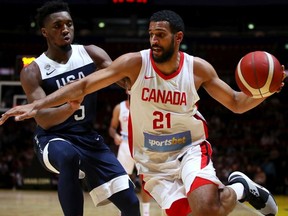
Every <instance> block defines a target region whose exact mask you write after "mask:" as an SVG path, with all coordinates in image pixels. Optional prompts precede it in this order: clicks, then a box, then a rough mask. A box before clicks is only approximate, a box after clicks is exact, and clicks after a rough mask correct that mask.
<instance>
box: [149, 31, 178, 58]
mask: <svg viewBox="0 0 288 216" xmlns="http://www.w3.org/2000/svg"><path fill="white" fill-rule="evenodd" d="M161 49H162V50H163V54H162V55H161V56H159V57H155V56H154V55H152V58H153V60H154V61H155V62H156V63H164V62H167V61H168V60H170V59H171V58H172V56H173V53H174V51H175V47H174V37H173V38H172V41H171V44H170V46H169V47H168V49H164V48H163V47H162V48H161Z"/></svg>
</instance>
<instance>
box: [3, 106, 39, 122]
mask: <svg viewBox="0 0 288 216" xmlns="http://www.w3.org/2000/svg"><path fill="white" fill-rule="evenodd" d="M37 111H38V110H36V109H34V104H33V103H31V104H25V105H21V106H15V107H13V108H11V109H9V110H8V111H6V112H5V113H3V114H2V116H1V118H0V125H2V124H4V122H5V121H6V120H7V119H8V118H9V117H12V116H15V121H23V120H25V119H29V118H33V117H35V116H36V114H37Z"/></svg>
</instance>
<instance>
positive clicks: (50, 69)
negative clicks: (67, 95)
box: [35, 45, 103, 147]
mask: <svg viewBox="0 0 288 216" xmlns="http://www.w3.org/2000/svg"><path fill="white" fill-rule="evenodd" d="M35 62H36V63H37V64H38V66H39V68H40V72H41V77H42V84H41V87H42V88H43V89H44V91H45V93H46V94H47V95H48V94H50V93H52V92H54V91H56V90H57V89H59V88H61V87H63V86H64V85H66V84H68V83H69V82H72V81H75V80H79V79H82V78H84V77H86V76H88V75H89V74H91V73H92V72H94V71H95V70H96V65H95V63H94V62H93V60H92V59H91V57H90V56H89V54H88V53H87V52H86V50H85V48H84V47H83V45H72V55H71V57H70V59H69V61H68V62H67V63H66V64H59V63H57V62H55V61H53V60H51V59H49V58H48V57H47V56H46V55H45V54H44V53H43V54H42V55H40V56H39V57H38V58H37V59H36V60H35ZM71 94H73V92H71ZM95 105H96V93H92V94H89V95H87V96H86V97H85V98H84V100H83V102H82V103H81V106H80V108H79V109H78V110H77V111H75V113H74V114H73V115H71V116H70V117H69V118H68V119H67V120H66V121H64V122H63V123H61V124H58V125H56V126H54V127H51V128H50V129H48V130H44V129H43V128H41V127H40V126H38V127H37V129H36V135H37V138H38V139H39V140H40V141H41V142H42V141H43V142H45V140H47V141H48V140H49V137H51V136H53V137H54V136H58V137H61V138H63V139H66V140H69V141H71V142H72V143H74V144H77V145H82V146H83V147H84V146H86V147H88V146H90V147H91V146H93V147H95V146H97V144H96V143H98V142H103V139H102V137H101V136H99V135H98V134H97V132H96V131H94V128H93V121H94V118H95V113H96V106H95ZM91 131H92V132H91ZM87 133H88V134H87ZM92 137H93V138H92ZM91 138H92V139H91ZM43 139H44V140H43ZM95 141H97V142H95Z"/></svg>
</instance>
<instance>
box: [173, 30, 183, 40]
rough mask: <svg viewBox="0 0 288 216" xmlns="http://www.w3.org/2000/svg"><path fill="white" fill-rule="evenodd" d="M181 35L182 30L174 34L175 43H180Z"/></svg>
mask: <svg viewBox="0 0 288 216" xmlns="http://www.w3.org/2000/svg"><path fill="white" fill-rule="evenodd" d="M183 35H184V34H183V32H182V31H179V32H177V33H176V34H175V36H176V41H177V43H181V41H182V40H183Z"/></svg>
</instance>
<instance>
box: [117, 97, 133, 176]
mask: <svg viewBox="0 0 288 216" xmlns="http://www.w3.org/2000/svg"><path fill="white" fill-rule="evenodd" d="M128 118H129V108H128V107H127V103H126V101H122V102H121V103H120V110H119V122H120V127H121V130H120V133H121V136H122V142H121V144H120V145H119V148H118V153H117V159H118V160H119V161H120V163H121V164H122V166H123V167H124V169H125V170H126V172H127V173H128V174H129V175H132V173H133V170H134V166H135V161H134V159H133V158H132V156H131V152H130V149H129V146H128Z"/></svg>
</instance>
